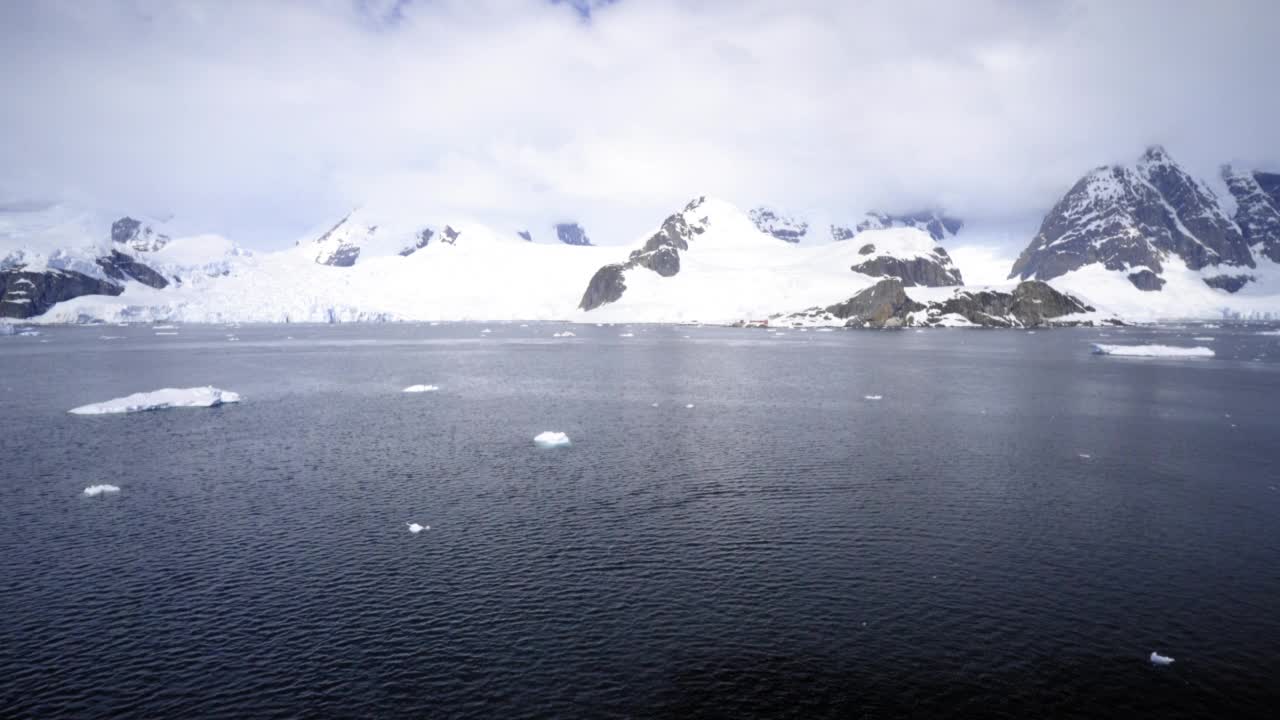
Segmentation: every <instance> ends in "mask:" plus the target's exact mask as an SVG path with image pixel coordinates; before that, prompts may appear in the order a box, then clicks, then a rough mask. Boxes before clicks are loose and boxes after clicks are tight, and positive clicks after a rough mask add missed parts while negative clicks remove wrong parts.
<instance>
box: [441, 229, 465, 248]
mask: <svg viewBox="0 0 1280 720" xmlns="http://www.w3.org/2000/svg"><path fill="white" fill-rule="evenodd" d="M460 237H462V232H461V231H459V230H454V229H453V226H451V225H445V226H444V229H443V230H441V231H440V242H446V243H449V244H450V245H455V244H457V242H458V238H460Z"/></svg>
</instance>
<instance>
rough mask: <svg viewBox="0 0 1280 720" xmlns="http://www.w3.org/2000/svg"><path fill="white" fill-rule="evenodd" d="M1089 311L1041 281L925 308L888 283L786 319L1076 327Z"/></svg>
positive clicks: (961, 294)
mask: <svg viewBox="0 0 1280 720" xmlns="http://www.w3.org/2000/svg"><path fill="white" fill-rule="evenodd" d="M1085 312H1093V308H1091V307H1089V306H1088V305H1085V304H1084V303H1082V302H1080V301H1079V300H1078V299H1076V298H1074V297H1072V296H1070V295H1066V294H1064V293H1060V292H1058V291H1057V290H1054V289H1053V288H1052V287H1050V286H1049V285H1048V284H1047V283H1043V282H1039V281H1036V280H1029V281H1027V282H1024V283H1021V284H1019V285H1018V286H1017V287H1016V288H1014V290H1013V292H1011V293H1006V292H996V291H991V290H983V291H978V292H974V291H969V290H956V291H955V293H954V294H953V295H952V296H951V297H949V298H947V299H946V300H943V301H930V302H928V303H920V302H916V301H915V300H913V299H912V298H911V297H910V296H909V295H907V293H906V291H905V289H904V287H903V285H902V281H901V280H899V279H897V278H886V279H884V280H881V281H880V282H878V283H876V284H875V285H872V286H871V287H869V288H866V289H864V290H862V291H861V292H859V293H858V294H857V295H854V296H853V297H851V298H849V299H848V300H846V301H845V302H842V303H838V304H836V305H832V306H830V307H827V308H813V309H812V310H807V311H805V312H802V313H796V314H795V315H791V316H783V317H782V318H780V319H781V321H782V323H783V324H786V323H787V322H796V323H800V324H803V323H806V322H813V321H823V322H831V321H837V320H843V321H844V324H845V326H846V327H865V328H889V327H902V326H910V325H925V326H928V325H947V324H961V325H964V324H972V325H977V326H981V327H1003V328H1008V327H1039V326H1042V325H1048V324H1055V325H1063V324H1065V325H1069V324H1074V323H1073V322H1072V321H1071V320H1069V319H1067V320H1064V319H1063V318H1066V317H1067V316H1069V315H1074V314H1078V313H1085ZM957 319H958V320H959V322H957Z"/></svg>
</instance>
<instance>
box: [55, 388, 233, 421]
mask: <svg viewBox="0 0 1280 720" xmlns="http://www.w3.org/2000/svg"><path fill="white" fill-rule="evenodd" d="M236 402H240V395H239V393H233V392H231V391H229V390H219V389H218V388H216V387H213V386H212V385H206V386H204V387H193V388H165V389H163V390H156V391H154V392H141V393H134V394H132V395H126V396H124V397H122V398H116V399H115V400H108V401H106V402H100V403H92V404H89V405H81V406H80V407H78V408H72V409H71V410H69V411H68V412H70V413H71V414H73V415H109V414H113V413H135V412H143V411H146V410H165V409H167V408H179V407H217V406H219V405H223V404H225V403H236Z"/></svg>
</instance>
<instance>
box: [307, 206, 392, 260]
mask: <svg viewBox="0 0 1280 720" xmlns="http://www.w3.org/2000/svg"><path fill="white" fill-rule="evenodd" d="M351 215H352V213H348V214H347V215H346V217H344V218H342V219H341V220H339V221H338V224H337V225H334V226H333V227H331V228H329V230H328V231H327V232H325V234H323V235H321V236H320V237H319V238H317V239H316V241H315V242H316V245H318V246H319V247H320V250H319V252H317V253H316V262H317V263H319V264H320V265H332V266H334V267H351V266H352V265H355V264H356V260H357V259H359V257H360V246H359V245H358V244H357V242H356V236H358V235H371V234H373V233H374V232H376V231H377V229H378V227H377V226H376V225H374V226H370V227H365V228H356V227H352V223H351V222H350V221H351Z"/></svg>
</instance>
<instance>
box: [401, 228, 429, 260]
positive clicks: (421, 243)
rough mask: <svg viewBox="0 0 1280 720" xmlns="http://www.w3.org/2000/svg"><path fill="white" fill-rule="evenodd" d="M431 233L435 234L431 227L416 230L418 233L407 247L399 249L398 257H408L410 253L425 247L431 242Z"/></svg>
mask: <svg viewBox="0 0 1280 720" xmlns="http://www.w3.org/2000/svg"><path fill="white" fill-rule="evenodd" d="M433 235H435V233H434V232H432V230H431V228H422V229H421V230H419V231H418V235H417V237H416V238H415V239H414V242H413V244H412V245H409V246H408V247H406V248H404V249H403V250H401V251H400V257H409V256H410V255H412V254H414V253H416V252H418V251H419V250H421V249H422V248H424V247H426V246H427V245H428V244H430V243H431V237H432V236H433Z"/></svg>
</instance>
